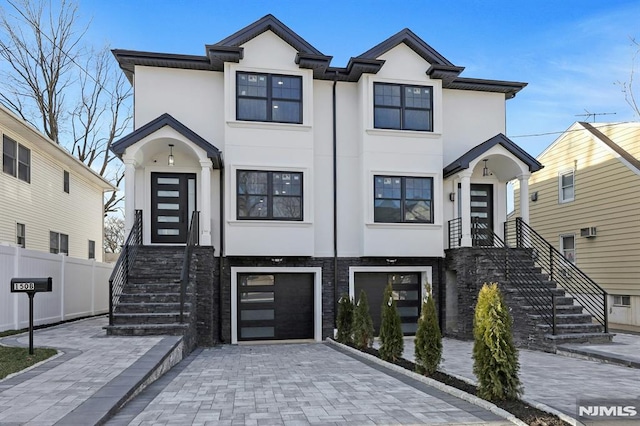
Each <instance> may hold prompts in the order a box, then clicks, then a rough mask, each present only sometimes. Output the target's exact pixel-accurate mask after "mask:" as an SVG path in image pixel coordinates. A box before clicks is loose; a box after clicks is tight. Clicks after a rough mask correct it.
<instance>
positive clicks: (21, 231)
mask: <svg viewBox="0 0 640 426" xmlns="http://www.w3.org/2000/svg"><path fill="white" fill-rule="evenodd" d="M16 244H17V245H19V246H20V247H22V248H25V247H26V246H27V232H26V227H25V225H24V223H16Z"/></svg>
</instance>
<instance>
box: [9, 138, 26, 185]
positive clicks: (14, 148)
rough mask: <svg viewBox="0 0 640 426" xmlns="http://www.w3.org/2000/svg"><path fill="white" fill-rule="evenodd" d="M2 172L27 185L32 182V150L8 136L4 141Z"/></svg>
mask: <svg viewBox="0 0 640 426" xmlns="http://www.w3.org/2000/svg"><path fill="white" fill-rule="evenodd" d="M2 171H3V172H4V173H7V174H9V175H11V176H13V177H16V176H17V177H18V179H20V180H23V181H25V182H27V183H29V182H31V150H30V149H29V148H26V147H24V146H22V145H20V144H19V143H17V142H16V141H14V140H13V139H11V138H9V137H7V136H6V135H5V136H4V137H3V141H2Z"/></svg>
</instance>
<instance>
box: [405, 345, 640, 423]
mask: <svg viewBox="0 0 640 426" xmlns="http://www.w3.org/2000/svg"><path fill="white" fill-rule="evenodd" d="M404 342H405V351H404V355H403V356H404V358H406V359H408V360H411V361H414V358H415V355H414V346H413V338H406V339H405V341H404ZM443 348H444V349H443V358H444V359H443V361H442V363H441V369H442V370H443V371H444V372H446V373H449V374H453V375H457V376H461V377H463V378H466V379H468V380H471V381H473V382H475V380H476V378H475V375H474V374H473V358H472V351H473V342H472V341H461V340H454V339H443ZM565 355H570V356H565ZM519 359H520V381H521V382H522V383H523V385H524V395H523V398H524V399H525V400H526V401H527V402H529V403H530V404H532V405H536V404H544V405H546V406H548V407H551V408H553V409H555V410H558V411H560V412H563V413H565V414H567V415H569V416H571V417H575V416H576V402H577V400H579V399H589V398H606V399H616V398H619V399H628V398H638V396H639V391H638V389H639V388H638V383H640V369H639V368H629V367H628V366H636V367H637V366H639V365H640V336H638V335H631V334H617V335H616V336H615V337H614V338H613V342H612V343H607V344H597V345H595V344H594V345H566V346H563V347H562V350H561V351H559V353H558V354H550V353H545V352H538V351H531V350H525V349H521V350H520V358H519ZM595 359H598V361H594V360H595Z"/></svg>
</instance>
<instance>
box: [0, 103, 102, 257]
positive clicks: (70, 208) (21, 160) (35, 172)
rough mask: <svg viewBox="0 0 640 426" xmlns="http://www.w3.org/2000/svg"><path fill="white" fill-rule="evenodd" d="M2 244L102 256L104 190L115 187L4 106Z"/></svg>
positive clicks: (0, 132)
mask: <svg viewBox="0 0 640 426" xmlns="http://www.w3.org/2000/svg"><path fill="white" fill-rule="evenodd" d="M0 138H1V139H2V143H1V145H0V150H1V151H2V173H0V194H2V202H1V203H0V245H13V246H20V247H23V248H26V249H30V250H38V251H44V252H48V253H61V254H66V255H68V256H70V257H75V258H80V259H96V260H97V261H102V258H103V254H102V253H103V249H102V247H103V244H102V243H103V232H104V230H103V216H104V215H103V194H104V192H105V191H112V190H114V189H115V188H114V187H113V186H112V185H111V184H110V183H109V182H107V181H106V180H104V179H103V178H102V177H100V176H99V175H98V174H97V173H95V172H94V171H93V170H91V169H90V168H89V167H87V166H85V165H84V164H83V163H82V162H81V161H79V160H78V159H76V158H75V157H73V156H72V155H71V154H69V153H68V152H67V151H66V150H65V149H64V148H62V147H61V146H59V145H57V144H56V143H55V142H53V141H51V140H50V139H48V138H47V137H45V136H44V135H42V134H41V133H40V132H39V131H37V130H36V129H35V128H33V127H32V126H30V125H29V124H27V123H25V122H24V121H23V120H21V119H20V118H18V117H17V116H16V115H15V114H13V113H12V112H10V111H9V110H7V109H6V108H4V107H3V106H1V105H0Z"/></svg>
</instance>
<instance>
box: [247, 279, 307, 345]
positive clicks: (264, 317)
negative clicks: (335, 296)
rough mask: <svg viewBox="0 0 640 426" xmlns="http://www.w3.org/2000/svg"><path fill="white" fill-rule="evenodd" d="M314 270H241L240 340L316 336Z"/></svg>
mask: <svg viewBox="0 0 640 426" xmlns="http://www.w3.org/2000/svg"><path fill="white" fill-rule="evenodd" d="M313 280H314V277H313V274H239V275H238V340H239V341H246V340H285V339H312V338H313V337H314V336H313V317H314V315H313V314H314V312H313Z"/></svg>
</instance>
